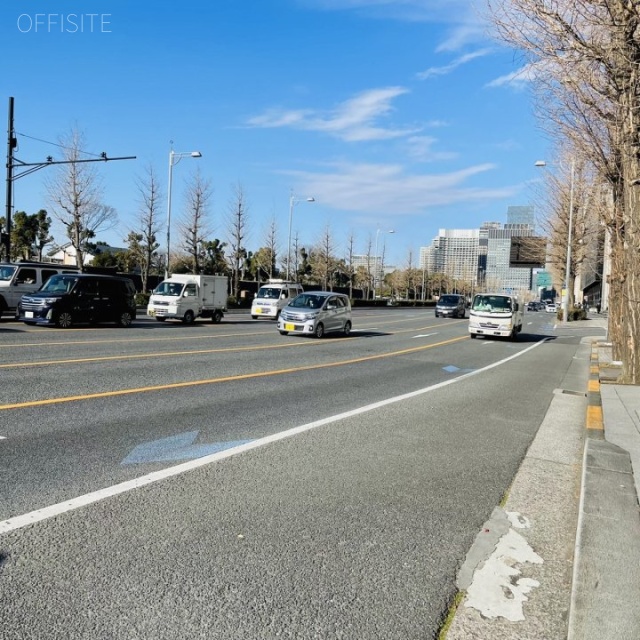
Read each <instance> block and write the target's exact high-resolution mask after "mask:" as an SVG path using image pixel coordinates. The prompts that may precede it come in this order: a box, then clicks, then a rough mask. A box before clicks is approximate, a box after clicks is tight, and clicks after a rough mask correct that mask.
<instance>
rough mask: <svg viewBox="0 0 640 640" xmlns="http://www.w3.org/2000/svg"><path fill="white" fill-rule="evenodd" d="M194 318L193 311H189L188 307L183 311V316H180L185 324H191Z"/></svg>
mask: <svg viewBox="0 0 640 640" xmlns="http://www.w3.org/2000/svg"><path fill="white" fill-rule="evenodd" d="M195 319H196V316H195V314H194V313H193V311H191V309H189V311H186V312H185V314H184V317H183V318H182V322H184V323H185V324H193V321H194V320H195Z"/></svg>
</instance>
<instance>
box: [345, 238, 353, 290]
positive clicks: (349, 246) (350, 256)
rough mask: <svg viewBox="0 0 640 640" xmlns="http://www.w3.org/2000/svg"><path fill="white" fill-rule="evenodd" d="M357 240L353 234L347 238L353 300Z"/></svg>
mask: <svg viewBox="0 0 640 640" xmlns="http://www.w3.org/2000/svg"><path fill="white" fill-rule="evenodd" d="M355 242H356V238H355V235H354V234H353V232H351V233H349V237H348V238H347V255H346V259H345V262H346V265H347V275H348V276H349V297H350V298H353V280H354V276H355V273H356V270H355V267H354V265H353V256H354V247H355Z"/></svg>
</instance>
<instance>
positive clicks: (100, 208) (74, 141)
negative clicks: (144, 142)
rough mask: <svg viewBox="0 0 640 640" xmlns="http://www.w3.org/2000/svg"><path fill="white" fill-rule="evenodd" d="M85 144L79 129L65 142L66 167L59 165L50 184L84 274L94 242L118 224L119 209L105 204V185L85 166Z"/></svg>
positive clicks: (54, 204)
mask: <svg viewBox="0 0 640 640" xmlns="http://www.w3.org/2000/svg"><path fill="white" fill-rule="evenodd" d="M84 144H85V140H84V136H83V134H82V133H81V132H79V131H78V130H77V129H73V130H72V131H71V132H70V133H69V134H68V135H67V136H66V137H64V138H62V139H61V141H60V146H61V148H62V149H63V154H64V155H63V159H64V162H65V164H60V165H57V166H56V167H55V172H54V175H53V178H52V179H51V180H49V181H48V182H47V183H46V188H47V192H48V195H49V200H50V202H51V214H52V215H53V217H54V218H55V219H56V220H58V222H59V223H60V224H61V225H62V226H63V227H64V229H65V233H66V235H67V237H68V238H69V241H70V242H71V246H72V247H73V249H74V250H75V253H76V264H77V265H78V267H80V269H81V270H82V269H83V268H84V262H85V255H86V253H87V248H88V246H87V245H88V244H89V243H90V240H91V239H92V238H94V237H95V236H96V234H97V233H98V232H100V231H108V230H109V229H111V228H112V227H113V226H115V224H116V223H117V220H118V216H117V214H116V211H115V209H114V208H113V207H109V206H107V205H105V204H104V203H103V202H102V184H101V181H100V179H99V177H98V174H97V171H96V169H95V166H94V165H93V164H92V163H85V162H82V160H83V156H84V154H85V152H84V151H83V150H82V149H83V147H84Z"/></svg>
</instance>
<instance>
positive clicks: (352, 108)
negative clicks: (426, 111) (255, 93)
mask: <svg viewBox="0 0 640 640" xmlns="http://www.w3.org/2000/svg"><path fill="white" fill-rule="evenodd" d="M405 93H408V89H405V88H403V87H383V88H380V89H371V90H369V91H363V92H362V93H360V94H358V95H356V96H354V97H353V98H351V99H349V100H346V101H345V102H343V103H341V104H339V105H338V106H337V107H336V108H335V109H334V110H333V111H331V112H329V113H326V114H323V113H320V112H318V111H315V110H311V109H302V110H289V111H287V110H278V109H270V110H268V111H266V112H265V113H263V114H261V115H258V116H255V117H253V118H250V119H249V120H248V122H247V124H248V125H249V126H252V127H261V128H278V127H291V128H295V129H304V130H307V131H320V132H324V133H328V134H330V135H333V136H335V137H338V138H340V139H342V140H346V141H348V142H361V141H365V140H385V139H391V138H400V137H403V136H407V135H411V134H413V133H416V132H417V131H419V130H420V129H416V128H399V129H398V128H384V127H382V126H379V125H378V124H377V121H378V120H379V119H380V118H383V117H385V116H388V115H389V114H390V113H391V112H392V111H393V107H392V104H391V103H392V101H393V100H394V99H395V98H397V97H398V96H401V95H403V94H405Z"/></svg>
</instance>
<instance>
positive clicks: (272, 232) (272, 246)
mask: <svg viewBox="0 0 640 640" xmlns="http://www.w3.org/2000/svg"><path fill="white" fill-rule="evenodd" d="M265 247H266V249H267V250H268V251H269V256H270V259H269V278H273V275H274V269H275V268H276V259H277V257H278V227H277V225H276V219H275V216H274V217H272V218H271V222H270V223H269V228H268V229H267V235H266V238H265Z"/></svg>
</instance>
